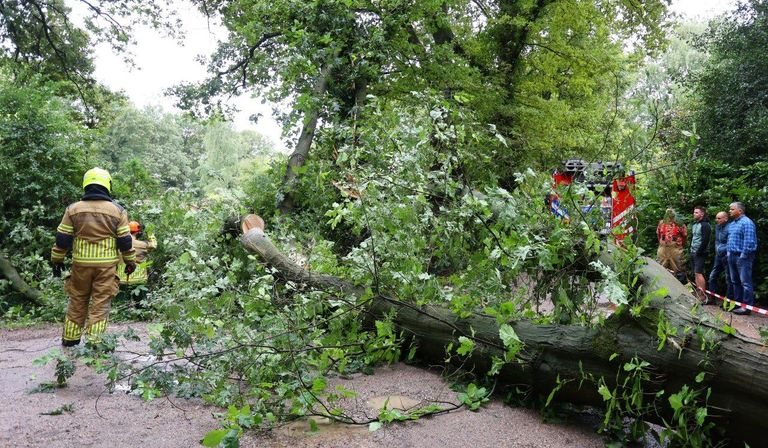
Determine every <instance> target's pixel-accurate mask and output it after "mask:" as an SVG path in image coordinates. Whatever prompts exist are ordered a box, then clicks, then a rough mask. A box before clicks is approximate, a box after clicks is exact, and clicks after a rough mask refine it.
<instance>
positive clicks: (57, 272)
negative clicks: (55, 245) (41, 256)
mask: <svg viewBox="0 0 768 448" xmlns="http://www.w3.org/2000/svg"><path fill="white" fill-rule="evenodd" d="M62 269H64V265H63V264H62V263H53V265H51V270H52V271H53V276H54V277H56V278H61V270H62Z"/></svg>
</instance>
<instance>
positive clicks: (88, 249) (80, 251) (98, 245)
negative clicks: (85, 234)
mask: <svg viewBox="0 0 768 448" xmlns="http://www.w3.org/2000/svg"><path fill="white" fill-rule="evenodd" d="M72 259H73V260H74V261H78V262H82V263H89V262H90V263H97V262H104V261H110V262H111V261H115V260H117V259H118V255H117V244H116V241H115V239H114V238H106V239H103V240H101V241H97V242H95V243H91V242H89V241H86V240H83V239H80V238H75V242H74V244H73V247H72Z"/></svg>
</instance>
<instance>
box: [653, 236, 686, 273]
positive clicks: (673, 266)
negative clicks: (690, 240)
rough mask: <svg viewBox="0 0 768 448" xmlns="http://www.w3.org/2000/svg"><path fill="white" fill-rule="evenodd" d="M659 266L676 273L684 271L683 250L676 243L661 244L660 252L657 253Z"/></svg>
mask: <svg viewBox="0 0 768 448" xmlns="http://www.w3.org/2000/svg"><path fill="white" fill-rule="evenodd" d="M656 256H657V259H658V261H659V264H661V265H662V266H664V267H665V268H667V269H669V270H672V271H674V272H679V271H682V270H683V268H684V266H683V248H682V247H680V246H678V245H677V243H674V242H662V243H660V244H659V250H658V251H657V252H656Z"/></svg>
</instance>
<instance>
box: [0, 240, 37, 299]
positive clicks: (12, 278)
mask: <svg viewBox="0 0 768 448" xmlns="http://www.w3.org/2000/svg"><path fill="white" fill-rule="evenodd" d="M0 274H3V277H5V278H6V279H7V280H8V281H9V282H11V287H12V288H13V289H14V290H16V291H17V292H18V293H20V294H21V295H22V296H23V297H24V298H26V299H27V300H29V301H30V302H32V303H34V304H35V305H39V306H43V305H45V303H43V299H42V295H41V294H40V291H38V290H36V289H35V288H33V287H31V286H29V285H28V284H27V282H25V281H24V279H23V278H21V276H20V275H19V273H18V271H16V268H14V267H13V265H12V264H11V261H10V260H8V259H7V258H5V257H4V256H3V254H2V253H0Z"/></svg>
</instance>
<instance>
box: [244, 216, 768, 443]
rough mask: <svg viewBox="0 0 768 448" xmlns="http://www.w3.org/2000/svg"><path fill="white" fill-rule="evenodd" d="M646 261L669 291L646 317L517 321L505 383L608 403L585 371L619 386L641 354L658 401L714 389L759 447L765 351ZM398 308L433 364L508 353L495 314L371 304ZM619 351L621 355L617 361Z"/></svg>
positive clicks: (253, 245) (277, 261) (729, 425)
mask: <svg viewBox="0 0 768 448" xmlns="http://www.w3.org/2000/svg"><path fill="white" fill-rule="evenodd" d="M241 241H242V243H243V244H244V245H245V247H246V248H247V249H248V250H250V251H252V252H255V253H257V254H259V255H260V256H261V257H262V259H263V260H264V261H265V262H267V263H268V264H271V265H273V266H274V267H276V268H277V269H278V270H279V271H280V272H281V273H282V274H283V275H284V276H285V277H286V278H287V279H289V280H292V281H294V282H300V283H304V284H308V285H312V286H315V287H318V288H322V289H332V290H336V291H339V292H342V293H345V294H353V295H357V296H359V295H360V294H362V293H363V291H364V288H362V287H359V286H355V285H353V284H351V283H350V282H348V281H345V280H343V279H339V278H336V277H332V276H326V275H317V274H312V273H310V272H308V271H307V270H305V269H303V268H301V267H299V266H298V265H296V264H295V263H293V262H292V261H291V260H290V259H288V258H287V257H285V256H284V255H283V254H281V253H280V251H279V250H277V248H276V247H275V246H274V245H273V244H272V243H271V242H270V240H269V238H267V236H266V235H265V234H264V232H263V231H262V230H261V229H250V230H247V231H246V232H245V234H244V235H243V236H242V238H241ZM616 250H620V249H616V248H610V249H609V250H607V251H606V252H604V253H603V254H602V256H601V261H603V262H604V263H606V264H611V263H612V253H613V251H616ZM644 261H645V264H644V265H643V266H642V267H641V273H640V282H639V283H640V284H641V285H642V288H643V289H644V291H645V292H653V291H658V290H659V289H660V288H665V289H666V292H665V294H663V295H657V296H655V297H654V298H653V299H652V300H651V302H650V304H649V306H648V307H647V308H646V309H645V311H643V312H642V314H641V315H640V316H638V317H632V316H630V315H629V314H628V312H627V311H626V310H624V311H620V312H618V313H615V314H613V315H611V316H610V317H609V318H608V319H606V322H605V324H604V325H603V326H601V327H598V328H587V327H583V326H578V325H557V324H547V325H539V324H535V323H533V322H530V321H525V320H521V321H516V322H509V325H510V326H512V328H513V329H514V330H515V332H516V334H517V336H518V337H519V338H520V340H521V342H522V343H523V348H522V350H521V351H520V353H519V354H518V359H519V361H520V362H515V361H513V362H511V363H508V364H506V365H505V366H504V367H503V368H502V370H501V372H500V373H499V380H500V381H501V382H502V383H506V384H510V385H512V384H526V385H529V386H530V387H531V388H532V389H533V390H534V391H537V392H539V393H542V394H544V395H547V394H549V393H550V391H552V390H553V388H554V387H556V385H557V383H558V378H559V379H560V380H561V382H562V381H565V380H571V381H570V382H568V383H567V384H565V385H564V386H563V387H562V388H561V389H560V390H559V391H558V392H557V395H556V397H557V399H559V400H562V401H568V402H572V403H577V404H590V405H596V406H600V407H604V405H605V404H604V401H603V399H602V397H601V396H600V394H598V392H597V387H596V386H594V387H591V386H590V383H588V382H585V383H584V384H581V382H580V379H581V377H582V374H581V372H586V373H589V374H591V375H593V376H594V378H600V377H603V378H604V379H605V381H606V383H607V385H608V386H609V387H610V388H613V387H615V378H616V373H617V371H619V370H621V367H622V366H623V365H624V363H625V362H628V361H630V360H632V359H633V358H634V357H638V358H640V359H642V360H644V361H647V362H649V363H650V364H651V366H652V369H653V374H654V381H653V382H652V383H649V384H645V385H644V387H645V388H646V390H645V391H644V392H651V393H652V392H656V391H658V390H662V389H663V390H664V391H665V395H664V398H663V399H661V400H660V403H663V404H664V405H667V404H668V400H667V398H668V397H669V396H670V395H671V394H673V393H677V392H678V391H679V390H680V388H681V387H682V386H683V385H684V384H688V385H689V386H692V387H711V388H712V394H711V396H710V398H709V405H710V408H709V415H710V416H711V417H712V419H713V421H714V422H715V423H716V425H717V426H718V427H721V428H723V429H724V430H725V431H726V434H727V436H728V437H729V439H730V440H731V443H732V445H733V446H743V442H746V443H749V444H750V445H751V446H760V445H761V443H762V441H763V440H764V436H763V434H762V432H763V430H764V429H766V428H767V425H766V423H765V415H768V381H765V378H764V376H765V373H766V372H768V356H767V355H766V353H765V351H764V348H765V347H764V346H763V345H761V344H759V343H758V342H756V341H753V340H749V339H747V338H745V337H742V336H740V335H737V336H730V335H727V334H725V333H724V332H722V331H721V330H720V329H719V326H717V325H716V324H715V323H714V322H712V321H711V319H709V318H708V316H709V315H708V313H706V312H704V311H701V310H699V309H697V308H695V307H693V304H694V301H695V299H694V298H693V296H691V295H690V293H689V292H688V290H687V289H686V288H685V287H683V286H682V285H681V284H680V283H679V282H678V281H677V280H676V279H675V278H674V277H673V276H672V275H670V274H669V273H668V272H667V271H666V270H665V269H664V268H663V267H661V266H660V265H659V264H658V263H656V262H655V261H653V260H651V259H648V258H645V259H644ZM692 309H693V311H692ZM393 310H394V311H395V316H396V317H395V322H396V324H397V325H398V326H399V328H400V329H401V330H403V331H405V332H406V333H409V334H410V335H412V336H413V338H414V340H415V342H416V343H417V344H418V347H419V352H418V353H419V356H420V357H421V358H422V359H425V360H427V361H430V362H435V363H443V362H444V359H445V357H446V352H445V347H446V345H447V344H449V343H453V344H454V346H457V345H458V344H459V342H458V337H459V336H464V337H467V338H470V339H473V340H474V341H475V344H476V348H475V350H474V352H473V354H472V355H471V356H470V358H469V359H468V360H466V363H465V364H464V365H465V367H467V368H470V369H472V370H473V371H475V372H479V373H481V372H485V371H487V370H488V369H489V368H490V366H491V356H492V355H497V356H502V355H503V353H504V351H505V347H504V344H503V342H502V340H501V338H500V336H499V325H498V323H497V321H496V318H495V317H493V316H489V315H485V314H480V313H478V314H474V315H472V316H470V317H468V318H466V319H461V318H458V317H457V316H456V315H455V314H454V313H453V312H451V311H450V310H448V309H445V308H442V307H437V306H432V305H427V306H421V307H416V306H414V305H411V304H408V303H405V302H399V301H396V300H392V299H389V298H387V297H383V296H376V297H374V298H373V299H372V301H371V302H370V305H369V308H368V311H369V312H371V313H373V314H374V315H378V316H383V315H384V314H386V313H390V312H392V311H393ZM660 319H666V320H667V321H668V323H669V327H674V328H676V329H677V334H678V335H679V336H671V337H669V339H668V341H669V342H667V344H665V345H664V346H663V348H662V349H661V350H659V349H658V345H659V336H658V335H657V328H658V324H659V321H660ZM708 319H709V320H708ZM697 326H699V327H701V328H704V329H712V330H713V334H712V335H711V338H712V339H710V343H711V344H710V346H714V348H712V349H710V350H709V351H704V350H702V348H701V347H702V340H701V339H700V336H699V335H697V334H696V333H695V332H689V334H688V335H685V334H684V329H685V328H696V327H697ZM614 353H615V354H617V355H618V356H617V357H616V358H615V359H613V360H610V358H611V356H612V355H613V354H614ZM700 372H706V374H707V375H706V376H705V380H704V382H703V383H702V384H696V383H695V381H694V378H695V377H696V375H697V374H699V373H700ZM662 415H663V416H664V417H665V418H667V417H668V416H669V415H671V410H670V409H669V408H668V407H667V408H666V409H663V410H662ZM658 417H659V416H656V418H657V419H658ZM648 418H650V419H652V418H654V416H649V417H648ZM668 420H669V419H668Z"/></svg>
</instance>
